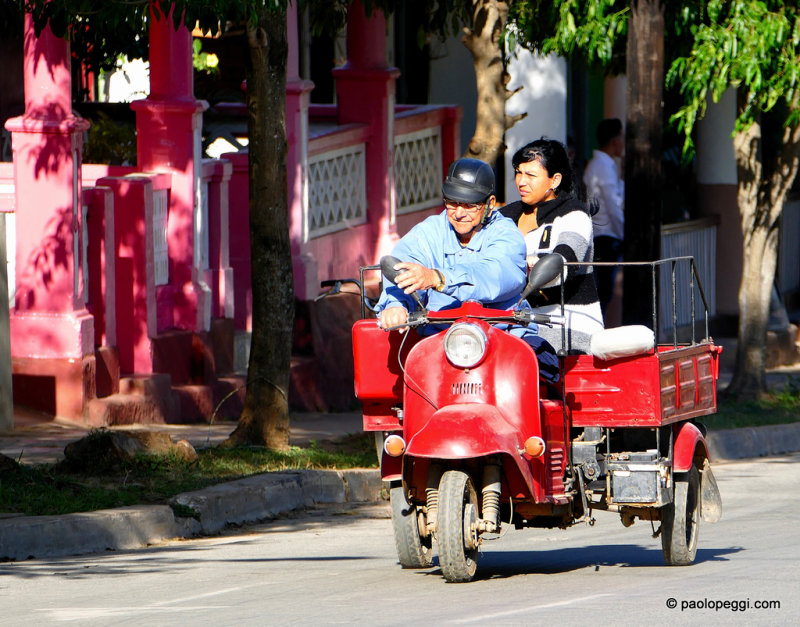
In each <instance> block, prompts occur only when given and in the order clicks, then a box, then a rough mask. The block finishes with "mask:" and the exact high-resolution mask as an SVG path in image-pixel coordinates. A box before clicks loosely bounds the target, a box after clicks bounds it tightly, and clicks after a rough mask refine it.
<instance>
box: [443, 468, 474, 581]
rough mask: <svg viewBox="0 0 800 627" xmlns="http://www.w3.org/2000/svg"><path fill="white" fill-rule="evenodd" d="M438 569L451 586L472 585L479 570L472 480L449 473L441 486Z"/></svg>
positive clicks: (444, 476)
mask: <svg viewBox="0 0 800 627" xmlns="http://www.w3.org/2000/svg"><path fill="white" fill-rule="evenodd" d="M437 530H438V531H437V538H436V540H437V543H438V546H439V565H440V566H441V567H442V574H443V575H444V578H445V579H446V580H447V581H449V582H450V583H461V582H467V581H472V578H473V577H474V576H475V571H476V569H477V567H478V563H477V560H478V544H479V542H478V497H477V494H476V493H475V486H473V484H472V479H470V478H469V475H467V474H466V473H465V472H462V471H460V470H448V471H447V472H446V473H444V475H443V476H442V480H441V482H440V483H439V513H438V523H437Z"/></svg>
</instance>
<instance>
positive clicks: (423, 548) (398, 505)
mask: <svg viewBox="0 0 800 627" xmlns="http://www.w3.org/2000/svg"><path fill="white" fill-rule="evenodd" d="M389 498H390V499H391V502H392V528H393V529H394V544H395V546H396V547H397V558H398V559H399V560H400V566H402V567H403V568H430V567H431V565H432V564H433V539H432V536H431V535H430V534H428V536H427V537H422V535H420V532H419V524H420V523H419V514H420V511H419V509H418V508H417V506H416V505H409V503H408V501H406V495H405V491H404V490H403V488H402V486H398V487H396V488H392V489H391V491H390V492H389Z"/></svg>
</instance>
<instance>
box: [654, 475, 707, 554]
mask: <svg viewBox="0 0 800 627" xmlns="http://www.w3.org/2000/svg"><path fill="white" fill-rule="evenodd" d="M661 512H662V518H661V550H662V551H663V553H664V561H665V562H666V563H667V564H668V565H670V566H688V565H690V564H692V563H694V558H695V556H696V555H697V537H698V533H699V531H700V473H699V471H698V470H697V467H696V466H695V465H694V464H692V467H691V468H690V469H689V472H687V473H685V474H684V475H683V476H682V477H680V478H679V479H676V480H675V495H674V498H673V500H672V503H671V504H670V505H666V506H664V507H663V508H662V510H661Z"/></svg>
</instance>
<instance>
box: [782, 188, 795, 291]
mask: <svg viewBox="0 0 800 627" xmlns="http://www.w3.org/2000/svg"><path fill="white" fill-rule="evenodd" d="M798 242H800V200H794V201H791V202H787V203H786V205H785V206H784V208H783V215H782V217H781V242H780V249H779V256H778V272H777V278H778V289H779V290H780V291H781V293H782V294H789V293H790V292H796V291H798V290H800V263H798V262H797V243H798Z"/></svg>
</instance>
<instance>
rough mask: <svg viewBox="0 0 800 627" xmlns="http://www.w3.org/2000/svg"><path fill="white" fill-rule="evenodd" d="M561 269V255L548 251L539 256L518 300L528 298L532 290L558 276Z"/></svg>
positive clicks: (562, 263) (562, 259) (562, 267)
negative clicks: (548, 252) (547, 253)
mask: <svg viewBox="0 0 800 627" xmlns="http://www.w3.org/2000/svg"><path fill="white" fill-rule="evenodd" d="M563 271H564V258H563V257H562V256H561V255H559V254H556V253H550V254H549V255H545V256H543V257H542V258H540V259H539V261H537V262H536V263H535V264H534V266H533V268H531V271H530V273H529V274H528V285H526V286H525V289H524V290H523V292H522V296H521V297H520V299H519V300H520V302H522V301H523V300H525V299H526V298H528V296H530V295H531V293H532V292H534V291H536V290H540V289H542V288H543V287H544V286H545V285H547V284H548V283H550V281H552V280H553V279H557V278H558V277H560V276H561V273H562V272H563ZM517 304H519V303H517Z"/></svg>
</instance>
